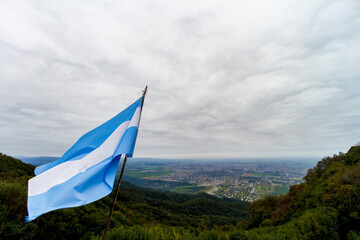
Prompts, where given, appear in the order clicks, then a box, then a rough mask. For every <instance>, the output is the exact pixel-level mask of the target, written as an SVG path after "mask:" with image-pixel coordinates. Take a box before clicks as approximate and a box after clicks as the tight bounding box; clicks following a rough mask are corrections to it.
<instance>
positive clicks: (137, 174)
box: [17, 156, 320, 202]
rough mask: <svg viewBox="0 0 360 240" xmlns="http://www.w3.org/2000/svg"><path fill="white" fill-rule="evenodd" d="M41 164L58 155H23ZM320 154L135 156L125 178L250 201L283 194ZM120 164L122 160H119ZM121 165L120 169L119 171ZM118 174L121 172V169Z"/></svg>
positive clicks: (145, 184) (150, 185) (144, 184)
mask: <svg viewBox="0 0 360 240" xmlns="http://www.w3.org/2000/svg"><path fill="white" fill-rule="evenodd" d="M17 158H19V159H21V160H22V161H23V162H26V163H30V164H33V165H35V166H39V165H41V164H44V163H47V162H51V161H54V160H56V159H57V158H56V157H23V156H17ZM319 160H320V159H317V158H253V159H155V158H148V159H145V158H132V159H129V160H128V162H127V166H126V170H125V173H124V180H126V181H128V182H130V183H132V184H134V185H137V186H140V187H144V188H152V189H156V190H162V191H170V192H176V193H198V192H205V193H208V194H211V195H214V196H217V197H225V198H235V199H239V200H243V201H247V202H253V201H254V200H256V199H259V198H263V197H264V196H266V195H276V196H278V195H281V194H285V193H287V192H288V190H289V187H290V186H291V185H294V184H298V183H300V182H302V178H303V177H304V176H305V175H306V172H307V170H308V169H310V168H312V167H313V166H314V165H315V164H316V162H317V161H319ZM120 164H121V163H120ZM120 169H121V168H120V167H119V169H118V171H120ZM118 175H119V172H118Z"/></svg>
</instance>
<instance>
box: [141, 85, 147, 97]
mask: <svg viewBox="0 0 360 240" xmlns="http://www.w3.org/2000/svg"><path fill="white" fill-rule="evenodd" d="M147 88H148V86H147V85H146V86H145V89H144V90H143V91H142V92H143V97H144V96H145V94H146V93H147Z"/></svg>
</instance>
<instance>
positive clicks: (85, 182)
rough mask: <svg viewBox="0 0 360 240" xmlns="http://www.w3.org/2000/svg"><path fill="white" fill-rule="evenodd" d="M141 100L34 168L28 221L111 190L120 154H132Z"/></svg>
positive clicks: (86, 201) (76, 204) (80, 203)
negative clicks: (56, 157) (62, 153)
mask: <svg viewBox="0 0 360 240" xmlns="http://www.w3.org/2000/svg"><path fill="white" fill-rule="evenodd" d="M142 100H143V98H140V99H139V100H137V101H136V102H134V103H133V104H132V105H131V106H129V107H128V108H126V109H125V110H124V111H122V112H121V113H119V114H118V115H116V116H115V117H113V118H112V119H110V120H109V121H107V122H106V123H104V124H102V125H101V126H99V127H97V128H95V129H93V130H92V131H90V132H88V133H86V134H85V135H83V136H82V137H81V138H80V139H79V140H78V141H77V142H76V143H75V144H74V145H73V146H72V147H71V148H70V149H69V150H68V151H67V152H66V153H65V154H64V155H63V156H62V157H61V158H59V159H58V160H56V161H54V162H51V163H48V164H45V165H42V166H39V167H37V168H36V169H35V174H36V176H35V177H33V178H31V179H30V180H29V188H28V201H27V207H28V213H29V216H27V217H26V221H32V220H34V219H35V218H37V217H38V216H40V215H42V214H44V213H47V212H50V211H53V210H56V209H61V208H69V207H77V206H81V205H85V204H88V203H91V202H94V201H96V200H98V199H100V198H102V197H105V196H106V195H108V194H110V193H111V191H112V188H113V184H114V180H115V175H116V170H117V167H118V164H119V160H120V157H121V154H126V156H128V157H132V155H133V152H134V147H135V141H136V136H137V133H138V127H139V122H140V115H141V108H142Z"/></svg>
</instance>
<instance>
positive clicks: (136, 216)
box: [0, 154, 248, 239]
mask: <svg viewBox="0 0 360 240" xmlns="http://www.w3.org/2000/svg"><path fill="white" fill-rule="evenodd" d="M0 157H1V161H0V163H1V172H0V173H1V175H0V176H1V183H0V239H89V238H92V237H95V236H99V235H101V234H102V232H103V230H104V226H105V223H106V220H107V216H108V212H109V208H110V205H111V202H112V199H113V194H111V196H109V197H105V198H103V199H101V200H99V201H96V202H94V203H91V204H88V205H85V206H82V207H77V208H68V209H62V210H57V211H53V212H50V213H46V214H44V215H42V216H40V217H39V218H37V219H36V220H34V221H32V222H30V223H26V224H25V216H26V215H27V209H26V200H27V181H28V179H29V178H31V177H32V176H33V170H34V167H33V166H31V165H28V164H24V163H22V162H21V161H19V160H17V159H14V158H12V157H9V156H6V155H3V154H1V155H0ZM122 186H123V187H122V188H121V190H120V195H119V198H118V202H117V203H116V208H115V211H114V213H113V218H112V223H111V226H110V228H111V229H112V228H113V229H118V228H119V227H120V226H122V228H120V230H119V229H118V230H114V233H113V234H114V236H117V235H118V234H123V233H126V234H125V235H127V236H130V235H129V234H128V231H134V232H135V233H137V235H135V236H137V237H140V236H143V239H149V238H147V237H146V236H155V237H156V239H157V237H159V236H160V235H156V234H157V233H158V232H160V233H159V234H162V235H164V236H165V237H169V236H172V237H171V238H167V239H178V237H179V236H184V238H183V239H186V236H187V235H186V234H187V233H188V232H190V230H187V229H192V230H191V231H193V232H191V234H193V233H194V234H195V233H196V234H195V235H196V236H197V235H199V234H200V230H198V229H197V228H198V227H199V229H200V228H201V226H203V227H204V229H211V228H213V227H214V226H216V225H225V224H232V225H233V227H234V226H235V225H236V223H237V222H238V221H239V220H240V219H242V218H244V217H246V216H247V213H246V208H247V206H248V204H247V203H245V202H241V201H236V200H229V199H218V198H216V197H212V196H210V195H207V194H198V195H188V194H177V193H169V192H159V191H154V190H150V189H142V188H137V187H135V186H133V185H131V184H129V183H126V182H123V185H122ZM149 224H151V226H152V227H151V226H150V227H149V229H148V227H147V226H148V225H149ZM156 226H157V227H156ZM161 226H164V230H159V229H161V228H162V227H161ZM167 226H168V227H167ZM201 234H205V233H201ZM209 234H210V233H209ZM211 234H213V233H211ZM195 235H194V236H195ZM218 235H220V233H218ZM109 236H111V234H110V235H109ZM131 236H132V235H131ZM137 237H136V238H134V239H142V238H141V237H140V238H137ZM160 239H161V238H160ZM203 239H205V238H203Z"/></svg>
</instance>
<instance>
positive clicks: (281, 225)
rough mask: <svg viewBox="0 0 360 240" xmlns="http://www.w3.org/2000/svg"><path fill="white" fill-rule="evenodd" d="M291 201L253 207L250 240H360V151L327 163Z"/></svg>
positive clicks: (269, 198) (275, 199)
mask: <svg viewBox="0 0 360 240" xmlns="http://www.w3.org/2000/svg"><path fill="white" fill-rule="evenodd" d="M304 180H305V182H304V183H301V184H298V185H295V186H292V187H290V191H289V193H288V194H286V195H282V196H280V197H274V196H267V197H266V198H264V199H261V200H258V201H255V202H253V203H252V204H251V205H250V207H249V213H250V215H251V218H250V220H249V221H248V222H247V224H246V225H245V228H246V229H247V230H248V232H247V236H248V237H249V238H250V239H360V146H354V147H352V148H351V149H350V150H349V151H348V153H346V154H344V153H339V155H334V156H333V157H325V158H324V159H322V160H321V161H319V162H318V163H317V165H316V166H315V167H314V168H312V169H310V170H308V173H307V175H306V176H305V177H304Z"/></svg>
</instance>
